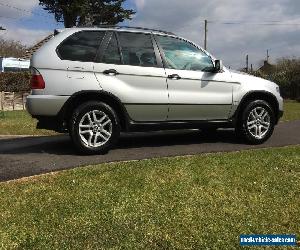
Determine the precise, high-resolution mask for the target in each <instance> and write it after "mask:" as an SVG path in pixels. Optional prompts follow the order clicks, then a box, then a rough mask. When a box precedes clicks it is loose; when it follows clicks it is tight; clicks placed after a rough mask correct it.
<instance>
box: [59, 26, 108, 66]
mask: <svg viewBox="0 0 300 250" xmlns="http://www.w3.org/2000/svg"><path fill="white" fill-rule="evenodd" d="M104 35H105V31H81V32H78V33H75V34H73V35H72V36H70V37H69V38H67V39H66V40H64V41H63V42H62V43H61V44H60V45H59V46H58V48H57V53H58V55H59V57H60V58H61V59H62V60H70V61H81V62H93V61H94V59H95V57H96V54H97V50H98V48H99V46H100V43H101V41H102V40H103V38H104Z"/></svg>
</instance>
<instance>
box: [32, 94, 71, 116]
mask: <svg viewBox="0 0 300 250" xmlns="http://www.w3.org/2000/svg"><path fill="white" fill-rule="evenodd" d="M68 98H69V96H55V95H29V96H28V97H27V100H26V109H27V110H28V112H29V113H30V114H31V115H32V116H56V115H57V114H58V113H59V111H60V110H61V108H62V107H63V105H64V104H65V102H66V101H67V100H68Z"/></svg>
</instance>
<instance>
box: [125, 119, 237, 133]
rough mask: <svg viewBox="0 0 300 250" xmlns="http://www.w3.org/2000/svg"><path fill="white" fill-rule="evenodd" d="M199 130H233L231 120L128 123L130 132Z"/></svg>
mask: <svg viewBox="0 0 300 250" xmlns="http://www.w3.org/2000/svg"><path fill="white" fill-rule="evenodd" d="M200 128H234V122H233V121H232V120H211V121H185V122H182V121H171V122H134V121H130V122H129V131H130V132H146V131H160V130H177V129H200Z"/></svg>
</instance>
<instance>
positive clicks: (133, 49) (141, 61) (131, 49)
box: [118, 32, 157, 67]
mask: <svg viewBox="0 0 300 250" xmlns="http://www.w3.org/2000/svg"><path fill="white" fill-rule="evenodd" d="M118 37H119V42H120V46H121V51H122V56H123V63H124V64H126V65H133V66H143V67H156V66H157V61H156V56H155V52H154V48H153V44H152V39H151V35H150V34H140V33H129V32H120V33H118Z"/></svg>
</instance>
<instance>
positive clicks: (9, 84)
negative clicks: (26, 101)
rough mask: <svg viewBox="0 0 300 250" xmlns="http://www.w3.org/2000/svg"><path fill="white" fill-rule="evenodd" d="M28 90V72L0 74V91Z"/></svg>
mask: <svg viewBox="0 0 300 250" xmlns="http://www.w3.org/2000/svg"><path fill="white" fill-rule="evenodd" d="M29 90H30V73H29V72H4V73H0V91H7V92H26V91H29Z"/></svg>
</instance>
